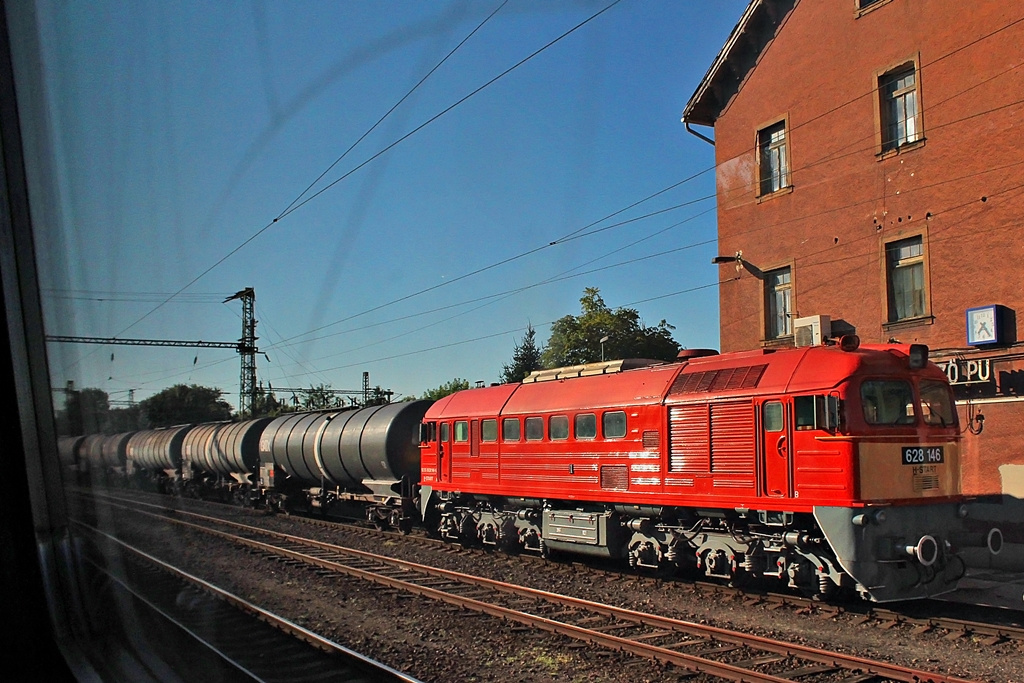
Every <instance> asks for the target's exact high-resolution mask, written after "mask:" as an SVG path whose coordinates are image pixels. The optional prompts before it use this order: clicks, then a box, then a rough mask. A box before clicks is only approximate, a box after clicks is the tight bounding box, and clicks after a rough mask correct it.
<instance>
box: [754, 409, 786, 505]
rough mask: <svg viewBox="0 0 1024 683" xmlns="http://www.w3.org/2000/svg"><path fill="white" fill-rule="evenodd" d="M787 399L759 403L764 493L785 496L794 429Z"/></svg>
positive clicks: (777, 496)
mask: <svg viewBox="0 0 1024 683" xmlns="http://www.w3.org/2000/svg"><path fill="white" fill-rule="evenodd" d="M792 414H793V406H792V404H791V403H790V402H789V401H785V402H784V401H765V402H764V403H763V404H762V405H761V457H762V458H763V463H764V489H763V492H764V494H765V495H766V496H769V497H771V498H784V497H788V496H789V491H790V476H789V472H790V467H789V463H790V454H791V453H792V452H793V430H792V427H791V426H790V424H791V420H790V419H789V416H790V415H792Z"/></svg>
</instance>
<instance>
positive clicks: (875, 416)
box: [860, 380, 914, 425]
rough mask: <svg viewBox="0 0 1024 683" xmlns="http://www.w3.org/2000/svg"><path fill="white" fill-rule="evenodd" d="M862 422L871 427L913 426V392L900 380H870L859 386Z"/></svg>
mask: <svg viewBox="0 0 1024 683" xmlns="http://www.w3.org/2000/svg"><path fill="white" fill-rule="evenodd" d="M860 399H861V403H862V404H863V407H864V420H865V421H867V423H868V424H873V425H909V424H914V390H913V389H912V388H911V386H910V383H909V382H905V381H902V380H899V381H896V380H871V381H868V382H864V383H863V384H862V385H861V386H860Z"/></svg>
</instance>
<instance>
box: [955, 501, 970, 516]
mask: <svg viewBox="0 0 1024 683" xmlns="http://www.w3.org/2000/svg"><path fill="white" fill-rule="evenodd" d="M967 512H968V510H967V505H966V504H964V503H960V505H958V506H957V508H956V516H957V517H959V518H960V519H964V518H965V517H967Z"/></svg>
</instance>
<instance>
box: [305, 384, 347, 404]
mask: <svg viewBox="0 0 1024 683" xmlns="http://www.w3.org/2000/svg"><path fill="white" fill-rule="evenodd" d="M303 393H304V394H305V396H304V397H303V399H302V407H303V408H305V409H306V410H328V409H330V408H341V407H342V406H344V405H345V401H344V399H343V398H342V397H341V396H340V395H339V394H335V393H334V392H333V391H332V390H331V385H330V384H320V385H318V386H311V387H309V389H307V390H306V391H305V392H303Z"/></svg>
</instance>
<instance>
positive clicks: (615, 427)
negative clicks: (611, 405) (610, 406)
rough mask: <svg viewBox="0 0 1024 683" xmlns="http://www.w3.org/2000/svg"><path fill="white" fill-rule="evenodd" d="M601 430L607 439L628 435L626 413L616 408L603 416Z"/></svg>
mask: <svg viewBox="0 0 1024 683" xmlns="http://www.w3.org/2000/svg"><path fill="white" fill-rule="evenodd" d="M601 431H602V433H603V434H604V438H606V439H618V438H621V437H623V436H625V435H626V413H624V412H622V411H621V410H614V411H611V412H608V413H605V414H604V415H602V416H601Z"/></svg>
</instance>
